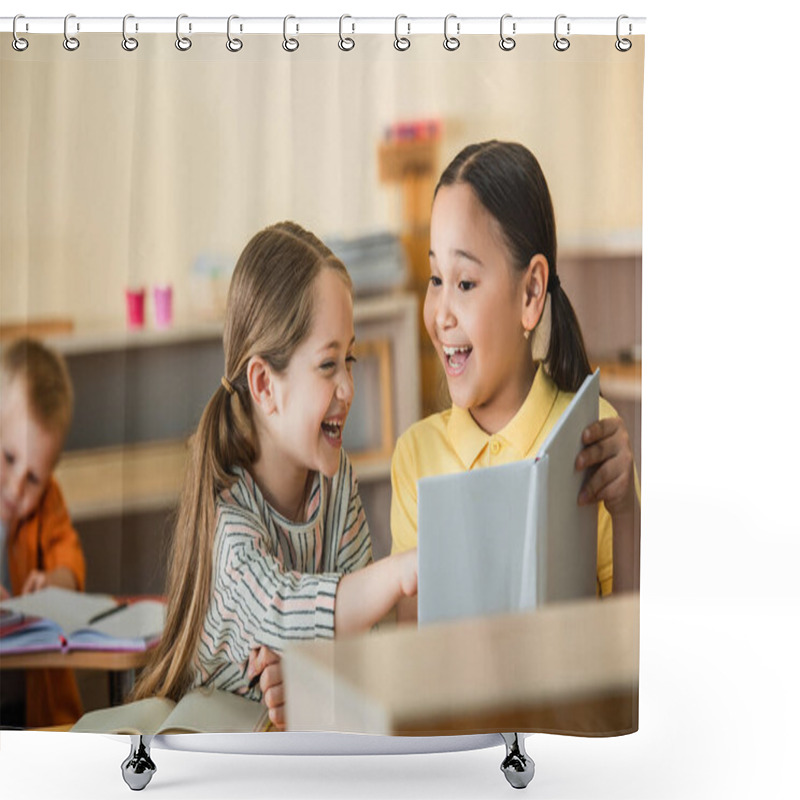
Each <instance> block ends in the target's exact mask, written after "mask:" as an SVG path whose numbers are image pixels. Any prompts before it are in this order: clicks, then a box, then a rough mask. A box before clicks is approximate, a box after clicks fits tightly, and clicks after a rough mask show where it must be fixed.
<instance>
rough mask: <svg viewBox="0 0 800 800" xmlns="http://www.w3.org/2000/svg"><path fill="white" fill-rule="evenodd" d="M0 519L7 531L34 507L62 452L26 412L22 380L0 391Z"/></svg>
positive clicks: (57, 441) (56, 441)
mask: <svg viewBox="0 0 800 800" xmlns="http://www.w3.org/2000/svg"><path fill="white" fill-rule="evenodd" d="M0 449H2V452H1V453H0V519H2V521H3V522H4V523H5V524H6V525H7V526H8V527H9V528H10V529H13V528H14V526H15V525H16V524H17V523H18V522H20V521H22V520H24V519H25V518H26V517H27V516H28V515H29V514H30V513H31V512H32V511H33V510H34V509H35V508H36V506H37V504H38V503H39V500H40V499H41V497H42V493H43V492H44V490H45V487H46V486H47V481H48V480H49V478H50V475H51V474H52V472H53V468H54V467H55V465H56V461H57V460H58V455H59V452H60V450H61V437H60V436H59V435H58V434H57V433H55V432H53V431H49V430H47V429H46V428H43V427H42V426H41V425H40V424H39V422H38V421H37V420H36V419H35V418H34V417H33V415H32V414H31V413H30V411H29V409H28V398H27V391H26V386H25V382H24V380H22V379H20V378H16V379H12V380H11V381H10V382H8V383H5V382H4V383H3V386H2V389H1V390H0Z"/></svg>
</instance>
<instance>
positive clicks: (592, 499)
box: [575, 417, 636, 518]
mask: <svg viewBox="0 0 800 800" xmlns="http://www.w3.org/2000/svg"><path fill="white" fill-rule="evenodd" d="M583 444H584V448H583V450H582V451H581V452H580V455H579V456H578V458H577V460H576V461H575V468H576V469H579V470H583V469H587V468H595V469H594V472H593V473H592V474H591V476H590V478H589V480H588V481H587V482H586V485H585V486H584V487H583V490H582V491H581V493H580V495H578V503H579V504H580V505H588V504H589V503H597V502H600V501H601V500H602V501H603V502H604V503H605V505H606V508H607V509H608V512H609V513H610V514H611V516H612V518H613V517H615V516H618V515H619V514H630V513H631V512H632V511H633V509H634V505H635V503H636V493H635V487H634V479H633V450H632V449H631V442H630V437H629V436H628V431H627V430H626V429H625V423H624V422H623V421H622V420H621V419H620V418H619V417H608V418H606V419H601V420H599V421H598V422H595V423H593V424H592V425H590V426H589V427H588V428H586V430H585V431H584V432H583Z"/></svg>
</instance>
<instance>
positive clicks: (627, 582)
mask: <svg viewBox="0 0 800 800" xmlns="http://www.w3.org/2000/svg"><path fill="white" fill-rule="evenodd" d="M611 524H612V528H613V531H614V533H613V537H614V538H613V548H614V555H613V558H614V588H613V591H614V594H618V593H619V592H638V591H639V545H640V530H641V506H640V505H639V501H638V499H636V498H634V503H633V509H631V510H630V511H627V512H625V513H620V514H616V515H612V517H611Z"/></svg>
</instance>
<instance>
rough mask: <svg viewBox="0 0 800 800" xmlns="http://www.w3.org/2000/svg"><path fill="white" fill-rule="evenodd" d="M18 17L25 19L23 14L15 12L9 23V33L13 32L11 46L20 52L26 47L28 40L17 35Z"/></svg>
mask: <svg viewBox="0 0 800 800" xmlns="http://www.w3.org/2000/svg"><path fill="white" fill-rule="evenodd" d="M18 19H25V16H24V15H23V14H17V16H16V17H14V21H13V22H12V23H11V33H12V34H13V37H14V38H13V39H12V40H11V46H12V47H13V48H14V49H15V50H16V51H17V52H18V53H21V52H22V51H23V50H27V49H28V40H27V39H23V38H22V37H21V36H17V20H18Z"/></svg>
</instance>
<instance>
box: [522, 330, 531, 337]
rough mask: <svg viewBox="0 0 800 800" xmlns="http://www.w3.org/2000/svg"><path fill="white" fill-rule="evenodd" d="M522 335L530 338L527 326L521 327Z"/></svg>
mask: <svg viewBox="0 0 800 800" xmlns="http://www.w3.org/2000/svg"><path fill="white" fill-rule="evenodd" d="M522 335H523V336H524V337H525V338H526V339H529V338H530V335H531V332H530V331H529V330H528V329H527V328H523V330H522Z"/></svg>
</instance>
